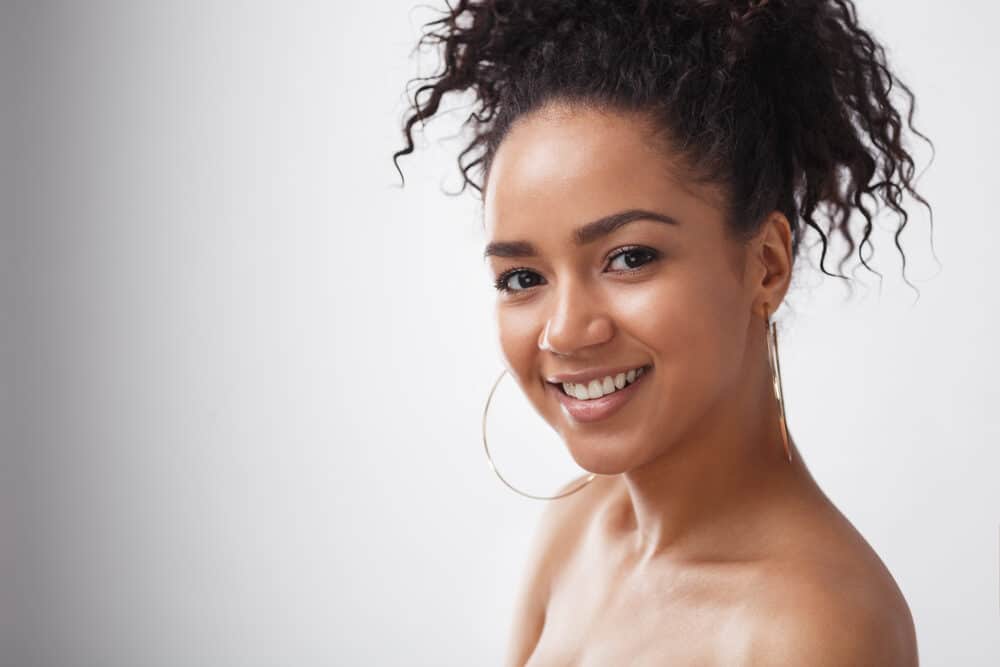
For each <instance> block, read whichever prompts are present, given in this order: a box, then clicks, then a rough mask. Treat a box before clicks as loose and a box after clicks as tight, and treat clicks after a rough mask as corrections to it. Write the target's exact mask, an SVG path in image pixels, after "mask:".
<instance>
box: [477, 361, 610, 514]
mask: <svg viewBox="0 0 1000 667" xmlns="http://www.w3.org/2000/svg"><path fill="white" fill-rule="evenodd" d="M506 372H507V369H506V368H505V369H503V370H502V371H500V376H499V377H497V379H496V382H494V383H493V388H492V389H490V394H489V396H487V397H486V407H484V408H483V447H484V448H485V449H486V458H487V459H488V460H489V462H490V468H492V469H493V472H494V473H496V476H497V477H499V478H500V481H501V482H503V483H504V484H506V485H507V487H508V488H510V489H511V490H513V491H516V492H517V493H519V494H521V495H522V496H525V497H527V498H534V499H535V500H555V499H556V498H563V497H565V496H568V495H570V494H573V493H576V492H577V491H579V490H580V489H582V488H583V487H585V486H587V485H588V484H590V482H591V481H592V480H593V479H594V478H595V477H597V473H590V475H589V476H588V477H587V479H586V481H584V482H583V483H582V484H580V485H579V486H577V487H576V488H575V489H573V490H572V491H566V492H564V493H560V494H559V495H556V496H535V495H532V494H530V493H525V492H524V491H521V490H520V489H518V488H516V487H515V486H513V485H512V484H511V483H510V482H508V481H507V480H506V479H504V477H503V475H501V474H500V471H499V470H497V467H496V465H494V463H493V457H492V456H490V445H489V443H488V442H486V414H487V412H489V409H490V401H491V400H492V399H493V392H495V391H496V389H497V385H498V384H500V380H502V379H503V376H504V373H506Z"/></svg>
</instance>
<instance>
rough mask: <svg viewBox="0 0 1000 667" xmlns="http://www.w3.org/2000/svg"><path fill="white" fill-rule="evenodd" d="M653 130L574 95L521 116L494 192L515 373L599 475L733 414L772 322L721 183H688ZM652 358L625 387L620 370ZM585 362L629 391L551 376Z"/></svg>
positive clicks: (488, 216)
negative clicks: (757, 332)
mask: <svg viewBox="0 0 1000 667" xmlns="http://www.w3.org/2000/svg"><path fill="white" fill-rule="evenodd" d="M650 127H651V126H649V125H647V124H646V121H644V120H643V119H642V118H641V117H640V116H637V115H635V114H617V113H615V114H607V113H600V112H597V111H593V110H583V109H571V108H567V107H551V108H550V109H548V110H545V111H542V112H536V113H533V114H531V115H529V116H525V117H522V118H521V119H520V120H519V121H518V122H517V123H516V124H515V125H514V127H513V128H512V129H511V131H510V132H509V133H508V134H507V136H506V137H505V138H504V140H503V142H502V144H501V145H500V147H499V149H498V151H497V153H496V155H495V157H494V160H493V163H492V165H491V169H490V174H489V178H488V181H487V186H486V190H485V192H484V206H485V208H484V216H485V224H486V233H487V240H488V250H487V252H488V255H487V262H488V264H489V267H490V274H491V277H492V278H494V279H499V281H500V282H499V286H500V287H501V288H502V289H500V291H498V292H497V301H496V318H497V329H498V333H499V337H500V346H501V350H502V352H503V355H504V357H505V360H506V363H507V367H508V370H509V372H510V373H511V375H512V376H513V377H514V378H515V380H516V381H517V382H518V384H519V385H520V387H521V389H522V390H523V391H524V392H525V395H526V396H527V397H528V399H529V400H530V402H531V403H532V405H533V406H534V407H535V409H536V410H537V411H538V413H539V414H540V415H541V416H542V417H543V418H544V419H545V420H546V421H547V422H548V423H549V424H551V425H552V426H553V428H555V430H556V431H557V432H558V433H559V434H560V436H561V437H562V438H563V440H564V442H565V443H566V444H567V446H568V448H569V450H570V453H571V454H572V456H573V458H574V459H575V460H576V462H577V463H578V464H579V465H580V466H582V467H583V468H585V469H586V470H589V471H591V472H597V473H601V474H616V473H621V472H625V471H627V470H629V469H631V468H633V467H635V466H638V465H641V464H643V463H646V462H648V461H650V460H652V459H654V458H656V457H658V456H659V455H661V454H663V453H664V452H665V451H666V450H668V449H669V448H670V447H671V444H672V443H674V442H676V441H677V440H678V439H679V438H681V437H683V436H684V435H685V434H686V433H688V432H689V431H690V430H691V429H693V428H696V427H698V426H699V425H701V424H703V423H704V421H703V420H705V419H713V418H716V417H721V415H722V412H724V410H725V408H724V406H725V404H726V401H725V399H726V397H727V396H728V395H730V394H731V393H732V392H735V391H737V387H738V385H739V383H740V382H741V381H743V380H742V378H743V377H744V373H743V369H744V363H745V357H746V356H747V349H748V346H749V339H750V331H751V329H750V327H751V326H752V325H753V323H754V322H757V323H760V320H759V319H752V318H754V316H753V308H754V303H755V301H754V299H755V297H756V296H758V293H757V292H756V291H755V290H754V288H753V286H752V284H753V279H752V278H753V275H751V274H746V275H745V267H747V266H748V263H747V261H746V259H747V257H748V252H749V251H748V248H749V247H750V246H744V245H743V244H740V243H738V242H736V241H734V240H731V239H730V238H729V237H728V236H727V234H726V228H725V226H724V213H723V211H722V209H721V208H720V206H721V199H720V198H719V196H718V194H717V193H715V192H713V191H711V190H709V189H707V188H705V187H699V186H696V185H694V184H692V183H689V182H687V181H685V180H684V179H683V171H682V170H680V169H679V168H678V167H677V166H676V165H675V164H674V163H673V162H672V161H671V160H670V159H669V158H670V155H669V153H665V152H664V149H663V148H661V147H658V145H657V144H655V142H653V140H652V139H651V134H650ZM622 213H624V215H620V216H618V217H615V216H616V214H622ZM608 216H611V217H608ZM587 223H593V224H591V225H590V226H587V227H585V225H587ZM582 227H583V228H584V229H583V230H581V228H582ZM491 251H494V252H495V254H493V253H492V252H491ZM747 276H749V278H748V277H747ZM758 287H759V284H758ZM774 305H776V304H774ZM774 305H772V306H771V308H772V310H773V308H774ZM761 326H762V325H761ZM640 367H645V368H646V370H645V371H644V373H643V374H642V375H641V376H639V382H636V383H635V384H634V385H629V384H627V381H628V377H627V376H626V378H625V379H626V384H625V385H624V386H622V388H621V389H619V386H618V385H621V384H622V383H621V380H622V377H621V376H620V375H618V371H622V372H624V371H625V370H628V369H636V368H640ZM581 371H582V372H583V373H584V376H585V377H586V378H589V377H592V376H594V375H595V374H597V375H599V376H600V378H599V379H598V384H599V385H601V391H604V390H607V389H611V388H612V387H614V389H615V390H617V391H615V392H612V393H610V394H608V395H607V396H604V397H602V398H600V399H598V401H596V402H594V401H582V400H579V398H571V397H569V396H566V395H565V394H564V389H563V386H562V384H561V383H557V384H553V383H550V382H548V381H547V380H551V379H553V376H557V375H560V374H565V373H576V372H581ZM605 371H607V373H605ZM605 374H608V375H611V378H612V380H611V383H608V382H607V381H603V382H602V381H601V379H602V378H603V377H604V375H605ZM584 384H586V385H588V386H591V385H590V383H589V382H585V383H584ZM593 387H594V388H596V385H594V386H593ZM570 391H574V392H579V391H580V390H579V388H576V389H574V388H573V387H570ZM619 393H620V395H617V394H619ZM579 396H583V394H579Z"/></svg>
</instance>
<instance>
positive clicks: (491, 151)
mask: <svg viewBox="0 0 1000 667" xmlns="http://www.w3.org/2000/svg"><path fill="white" fill-rule="evenodd" d="M425 28H426V31H425V33H424V34H423V35H422V37H421V38H420V40H419V42H418V43H417V45H416V47H415V50H416V49H419V48H420V47H423V46H424V45H425V44H430V45H432V46H435V47H436V46H437V45H443V54H442V55H443V63H444V67H443V71H441V72H440V73H439V74H436V75H434V76H430V77H417V78H415V79H411V80H410V81H409V82H408V84H407V89H408V90H409V87H410V84H412V83H414V82H417V83H421V82H428V83H423V85H421V86H420V87H419V88H418V89H417V91H416V92H415V94H414V95H413V98H412V101H410V107H409V110H408V113H409V115H408V117H407V118H406V119H405V122H404V125H403V135H404V137H405V140H406V143H407V145H406V147H405V148H403V149H401V150H399V151H397V152H395V153H394V154H393V163H394V164H395V165H396V169H397V170H398V171H399V174H400V178H401V179H403V184H405V178H403V172H402V170H400V169H399V162H398V158H399V157H400V156H402V155H405V154H408V153H412V152H413V148H414V144H413V138H412V134H411V133H412V129H413V126H414V124H416V123H418V122H421V123H422V122H423V121H425V120H426V119H428V118H430V117H431V116H433V115H434V114H435V113H436V112H437V111H438V108H439V106H440V104H441V100H442V98H443V97H444V95H445V94H446V93H448V92H450V91H465V90H468V89H473V90H474V92H475V95H476V102H477V104H478V107H477V108H476V109H475V110H473V112H472V113H471V114H470V115H469V116H468V118H467V119H466V120H465V121H464V123H463V127H465V126H472V128H473V130H474V137H473V139H472V141H471V142H470V143H469V144H468V145H467V146H466V148H465V149H464V150H463V151H462V152H461V153H460V154H459V156H458V165H459V168H460V170H461V172H462V176H463V183H462V188H461V190H459V192H456V193H450V194H459V193H461V192H462V191H464V190H465V187H466V185H471V186H473V187H474V188H475V189H476V190H478V191H479V194H480V195H482V194H483V191H484V189H485V187H486V182H487V180H488V178H489V172H490V165H491V163H492V160H493V157H494V155H495V153H496V151H497V148H498V146H499V145H500V142H501V141H502V140H503V138H504V136H505V134H506V133H507V132H508V130H509V129H510V128H511V125H512V123H513V122H514V121H515V120H516V119H517V118H518V117H520V116H522V115H523V114H526V113H529V112H531V111H533V110H536V109H539V108H541V107H542V106H543V105H545V104H547V103H551V102H569V103H571V104H578V105H584V106H587V107H589V108H594V109H600V110H610V111H639V112H643V113H648V114H649V117H650V118H651V119H653V121H654V123H655V127H657V128H658V129H660V130H661V131H662V132H663V133H664V135H665V136H668V137H671V138H672V139H673V141H671V142H670V143H671V145H672V146H674V147H675V149H676V150H677V151H678V155H679V156H680V157H681V158H682V160H683V163H684V164H685V165H686V166H687V167H689V171H690V177H691V178H692V179H694V180H696V181H698V182H702V183H712V184H716V185H719V186H721V188H722V191H723V192H725V193H726V199H727V201H728V211H727V212H728V216H727V219H728V223H729V224H728V231H729V232H730V234H731V235H732V237H733V238H737V239H745V238H748V237H749V236H750V235H752V234H753V233H754V232H756V231H757V230H758V229H759V226H760V224H761V223H762V222H763V219H764V218H765V217H766V215H767V214H768V213H770V212H771V211H772V210H775V209H777V210H779V211H781V212H782V213H784V215H785V216H786V217H787V218H788V220H789V222H790V223H791V228H792V239H793V241H792V248H793V257H794V255H795V254H797V252H798V248H799V245H800V242H801V239H802V235H803V232H804V231H805V228H804V226H803V225H802V222H804V223H805V225H807V226H808V227H811V228H813V229H815V230H816V231H817V232H818V233H819V236H820V239H821V240H822V243H823V249H822V255H821V257H820V269H821V270H822V271H823V272H824V273H825V274H827V275H830V276H834V274H831V273H830V272H829V271H827V270H826V269H825V268H824V266H823V262H824V260H825V258H826V253H827V234H829V235H830V236H831V237H832V235H833V234H834V233H835V232H836V233H838V234H840V235H841V236H842V237H843V239H844V240H845V242H846V243H847V245H848V249H847V252H846V253H845V255H844V257H843V259H841V261H840V263H839V264H838V269H842V268H843V265H844V262H845V261H846V260H847V259H848V258H849V257H850V256H851V255H852V254H853V253H854V250H855V248H857V249H858V256H859V257H860V260H861V263H862V264H864V266H865V267H866V268H868V270H870V271H872V272H873V273H876V274H878V275H879V278H880V279H881V278H882V274H881V273H879V272H878V271H876V270H875V269H873V268H872V267H871V266H869V264H868V262H867V261H866V258H865V256H864V253H863V252H862V250H863V248H864V245H865V244H866V243H868V245H869V248H870V249H871V252H872V254H873V253H874V249H873V248H871V242H870V241H869V236H870V235H871V232H872V213H873V211H871V210H870V209H869V207H868V206H866V204H865V202H864V201H863V195H868V196H870V197H872V199H873V200H874V203H875V205H876V210H875V211H874V212H876V213H877V211H878V208H879V207H878V204H879V200H880V199H881V200H882V201H883V202H885V203H886V204H887V205H888V206H889V207H890V208H891V209H893V211H895V212H896V213H897V214H898V215H899V218H900V223H899V226H898V228H897V229H896V232H895V244H896V247H897V248H898V250H899V252H900V254H901V255H902V256H903V278H904V280H906V255H905V253H903V248H902V246H901V245H900V242H899V236H900V234H901V233H902V231H903V228H904V227H905V226H906V224H907V220H908V217H909V216H908V215H907V212H906V210H905V209H904V208H903V206H902V204H901V200H902V196H903V193H904V191H905V192H908V193H910V194H911V195H912V196H913V197H914V198H915V199H916V200H918V201H919V202H920V203H921V204H923V205H924V206H925V207H926V208H927V210H928V212H929V213H930V215H931V217H930V224H931V233H932V237H933V211H932V210H931V207H930V205H929V204H928V203H927V201H926V200H925V199H924V198H923V197H921V196H920V195H919V194H918V193H917V192H916V191H915V190H914V188H913V182H914V161H913V159H912V156H911V154H910V153H909V152H908V151H907V150H906V148H904V144H903V136H902V135H903V131H904V129H905V128H904V124H903V122H902V118H901V114H900V112H899V111H898V110H897V109H896V108H895V107H894V106H893V104H892V103H891V101H890V92H891V91H892V88H893V85H894V84H896V85H898V87H899V88H900V89H901V90H902V91H903V92H904V93H905V95H906V98H907V101H908V105H909V112H908V115H907V124H908V125H909V129H910V130H912V131H913V132H914V133H915V134H917V135H918V136H919V137H921V138H922V139H923V140H924V141H926V142H927V143H928V144H930V146H931V150H932V151H933V143H932V142H931V141H930V140H929V139H927V137H925V136H924V135H923V134H921V133H920V132H918V131H917V130H916V129H915V128H914V126H913V114H914V111H915V106H916V105H915V100H914V96H913V93H912V92H911V90H910V89H909V88H908V87H907V86H905V85H904V84H903V83H901V82H900V81H899V80H898V78H896V77H894V76H893V74H892V73H891V72H890V71H889V69H888V68H887V66H886V58H885V51H884V48H883V47H882V46H881V45H880V44H879V43H877V42H876V41H875V39H874V38H873V37H872V36H871V34H870V33H869V32H867V31H866V30H864V29H862V28H861V27H860V26H859V25H858V19H857V12H856V9H855V7H854V4H853V3H852V1H851V0H478V1H477V0H458V3H457V5H456V6H455V7H452V6H451V4H450V3H449V4H448V11H446V12H444V14H443V16H442V17H441V18H439V19H437V20H434V21H431V22H429V23H428V24H426V26H425ZM421 95H426V99H424V100H423V102H421V101H419V100H418V98H420V97H421ZM477 149H480V152H479V154H478V155H476V156H475V159H473V160H472V161H471V162H469V163H468V164H464V163H463V158H465V157H466V156H467V155H469V154H470V153H473V151H476V150H477ZM932 161H933V152H932ZM477 165H480V167H481V174H482V178H483V182H482V184H481V185H480V184H478V183H476V182H475V181H474V180H473V179H472V178H470V176H469V172H470V170H471V169H472V168H473V167H475V166H477ZM855 208H856V209H858V210H860V211H861V213H862V215H863V216H864V218H865V221H866V224H865V227H864V234H863V237H862V238H861V241H860V243H857V242H856V241H855V238H854V235H852V232H851V229H850V226H849V222H850V218H851V214H852V211H853V209H855ZM817 212H819V213H821V214H825V216H826V221H827V223H828V227H827V232H826V233H824V231H823V229H822V228H821V227H820V225H819V224H818V223H817V220H816V214H817ZM932 249H933V238H932ZM871 256H872V255H871V254H870V255H869V259H870V258H871ZM834 277H839V278H846V276H844V275H842V274H841V275H839V276H834ZM848 282H849V281H848ZM906 282H907V284H909V285H910V286H911V287H913V285H912V283H910V282H909V281H908V280H906Z"/></svg>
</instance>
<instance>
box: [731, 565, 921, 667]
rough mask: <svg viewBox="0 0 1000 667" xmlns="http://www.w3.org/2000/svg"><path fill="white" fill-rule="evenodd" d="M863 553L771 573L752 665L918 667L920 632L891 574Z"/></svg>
mask: <svg viewBox="0 0 1000 667" xmlns="http://www.w3.org/2000/svg"><path fill="white" fill-rule="evenodd" d="M857 556H858V557H857V558H856V559H855V560H851V559H850V558H849V557H848V558H847V560H843V561H834V560H825V559H816V560H799V561H798V562H794V561H791V562H781V563H774V564H772V565H771V566H770V567H768V568H765V574H764V575H763V576H762V577H761V579H760V581H761V582H762V584H764V587H763V590H761V592H760V593H761V594H760V595H758V596H757V597H756V602H755V604H754V612H753V614H752V616H753V618H754V621H753V623H752V628H753V629H752V639H751V640H750V641H749V642H748V644H749V646H748V651H747V654H746V655H747V657H748V664H750V665H755V666H756V665H761V666H764V665H799V664H802V665H804V664H808V665H815V666H816V667H826V666H829V667H834V666H835V665H880V666H884V667H916V666H917V665H918V658H917V642H916V633H915V630H914V625H913V618H912V616H911V614H910V609H909V607H908V605H907V604H906V601H905V599H904V598H903V596H902V593H900V591H899V588H898V587H897V586H896V583H895V581H894V580H893V579H892V576H891V575H890V574H889V573H888V571H883V570H881V569H880V568H878V567H870V566H868V565H866V561H865V559H864V558H863V556H864V554H858V555H857Z"/></svg>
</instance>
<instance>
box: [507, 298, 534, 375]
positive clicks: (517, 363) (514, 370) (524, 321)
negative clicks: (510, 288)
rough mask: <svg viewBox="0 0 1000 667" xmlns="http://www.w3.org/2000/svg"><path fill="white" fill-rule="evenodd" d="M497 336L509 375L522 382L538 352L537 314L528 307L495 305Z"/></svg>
mask: <svg viewBox="0 0 1000 667" xmlns="http://www.w3.org/2000/svg"><path fill="white" fill-rule="evenodd" d="M496 324H497V337H498V339H499V343H500V350H501V353H502V354H503V357H504V361H505V363H506V364H507V368H508V369H509V371H510V373H511V375H513V376H514V377H515V378H516V379H517V380H518V382H519V383H523V382H524V380H525V378H526V377H527V374H528V373H529V372H530V371H531V369H532V368H533V366H534V364H535V355H536V354H537V353H538V344H537V341H538V336H539V335H541V334H540V330H539V328H538V317H537V314H535V313H532V312H531V309H530V308H510V307H504V306H497V310H496Z"/></svg>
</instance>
